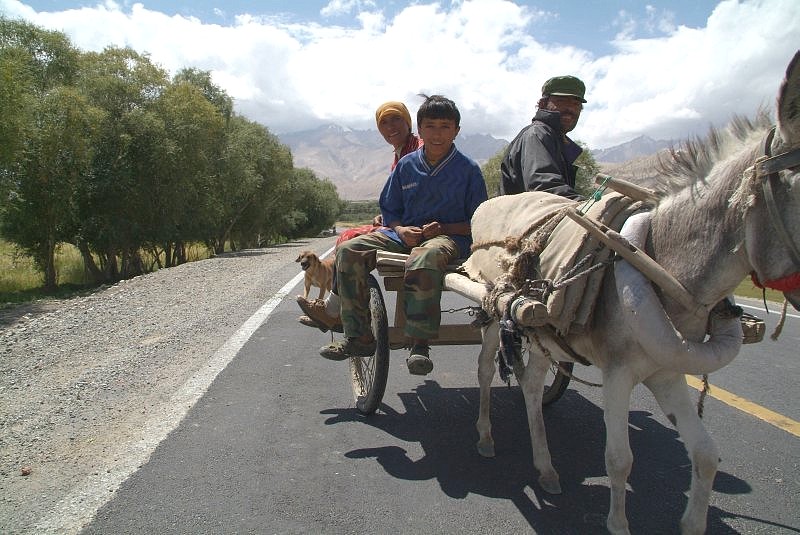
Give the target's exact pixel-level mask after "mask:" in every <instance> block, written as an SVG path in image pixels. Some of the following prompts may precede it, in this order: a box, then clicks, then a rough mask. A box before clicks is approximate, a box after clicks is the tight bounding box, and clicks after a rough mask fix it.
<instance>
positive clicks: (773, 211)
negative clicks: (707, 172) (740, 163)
mask: <svg viewBox="0 0 800 535" xmlns="http://www.w3.org/2000/svg"><path fill="white" fill-rule="evenodd" d="M774 137H775V127H774V126H773V127H772V128H771V129H770V131H769V132H767V135H766V137H765V138H764V147H763V156H761V157H760V158H759V159H758V160H757V161H756V163H755V164H754V165H753V173H754V176H755V179H756V180H760V181H761V188H762V190H763V192H764V204H765V205H766V207H767V214H768V215H769V220H770V223H771V224H772V228H773V230H774V231H775V235H776V236H777V237H778V238H779V239H780V240H781V241H782V242H783V244H784V246H785V247H786V251H787V252H788V253H789V258H791V260H792V262H793V263H794V265H795V266H797V267H798V269H800V250H798V249H797V245H796V244H795V242H794V240H793V239H792V236H791V234H789V231H788V230H787V229H786V225H784V223H783V218H782V217H781V214H780V212H779V211H778V205H777V203H776V202H775V192H774V190H775V189H777V188H778V186H779V184H780V177H779V176H778V173H780V172H781V171H784V170H786V169H790V168H792V167H797V166H800V148H796V149H792V150H790V151H786V152H782V153H781V154H776V155H775V156H773V155H772V140H773V139H774ZM750 278H751V279H752V281H753V283H754V284H755V285H756V286H758V287H759V288H764V287H765V286H766V287H767V288H773V289H775V290H778V291H781V292H787V291H793V290H795V289H797V288H798V287H800V273H793V274H792V275H789V276H787V277H783V278H781V279H777V280H770V281H764V282H763V283H762V282H761V281H759V280H758V276H757V275H756V273H755V271H753V272H752V273H751V274H750Z"/></svg>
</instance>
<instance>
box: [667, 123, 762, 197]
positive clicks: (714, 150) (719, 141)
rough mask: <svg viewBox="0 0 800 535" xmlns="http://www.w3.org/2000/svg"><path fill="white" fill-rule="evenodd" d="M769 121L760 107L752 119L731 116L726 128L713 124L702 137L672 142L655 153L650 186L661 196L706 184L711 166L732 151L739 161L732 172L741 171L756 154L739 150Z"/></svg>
mask: <svg viewBox="0 0 800 535" xmlns="http://www.w3.org/2000/svg"><path fill="white" fill-rule="evenodd" d="M772 124H773V123H772V120H771V118H770V114H769V113H768V112H767V111H766V110H765V109H763V108H762V109H760V110H759V111H758V113H757V115H756V117H755V119H750V118H748V117H744V116H734V117H733V119H732V120H731V122H730V123H729V124H728V126H727V128H725V129H719V128H714V127H712V128H711V129H710V131H709V133H708V135H707V136H706V137H705V138H704V139H701V138H698V137H695V138H689V139H687V140H685V141H683V142H681V143H680V144H679V145H678V146H677V147H674V146H673V147H672V148H670V149H669V151H667V152H664V153H661V154H659V155H658V158H657V159H656V161H655V163H654V171H655V173H656V175H657V176H654V177H652V180H653V184H652V186H653V187H654V188H655V189H656V191H658V193H659V194H661V195H662V196H670V195H673V194H675V193H677V192H678V191H681V190H684V189H686V188H687V187H697V186H698V185H700V184H706V182H707V179H708V178H709V175H711V173H712V170H713V168H714V166H715V165H716V164H717V163H719V162H721V161H723V160H726V159H727V158H729V157H732V156H734V155H735V156H736V157H737V158H740V159H741V161H742V164H741V166H735V167H739V169H735V171H734V172H738V173H741V171H742V170H744V168H746V167H748V166H750V165H752V163H753V160H754V158H755V155H754V154H750V152H751V151H744V152H743V151H742V148H743V144H745V143H746V142H749V141H753V140H755V139H758V138H759V137H760V136H763V134H764V132H765V131H766V130H767V129H768V128H769V127H770V126H771V125H772ZM756 150H757V148H754V149H753V151H752V152H755V151H756ZM739 176H741V175H739Z"/></svg>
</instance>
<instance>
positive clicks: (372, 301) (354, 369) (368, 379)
mask: <svg viewBox="0 0 800 535" xmlns="http://www.w3.org/2000/svg"><path fill="white" fill-rule="evenodd" d="M367 285H368V287H369V312H370V317H371V318H370V325H371V328H372V335H373V336H374V337H375V342H376V347H375V354H374V355H372V356H371V357H351V358H350V378H351V382H352V385H353V400H354V401H355V403H356V408H357V409H358V411H359V412H361V413H362V414H372V413H374V412H375V411H376V410H377V409H378V407H379V406H380V404H381V400H382V399H383V393H384V392H385V391H386V380H387V378H388V376H389V323H388V320H387V318H386V305H385V304H384V302H383V294H381V289H380V286H379V285H378V281H377V280H376V279H375V277H373V276H372V275H370V276H369V278H368V279H367Z"/></svg>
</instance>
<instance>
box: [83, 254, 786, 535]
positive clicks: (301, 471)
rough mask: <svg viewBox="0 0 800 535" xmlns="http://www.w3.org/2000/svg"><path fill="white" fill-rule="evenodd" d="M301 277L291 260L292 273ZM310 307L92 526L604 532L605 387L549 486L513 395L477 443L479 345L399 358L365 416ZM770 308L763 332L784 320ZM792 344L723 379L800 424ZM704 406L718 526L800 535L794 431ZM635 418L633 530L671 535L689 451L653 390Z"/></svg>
mask: <svg viewBox="0 0 800 535" xmlns="http://www.w3.org/2000/svg"><path fill="white" fill-rule="evenodd" d="M295 273H296V265H291V266H287V271H286V278H287V280H288V279H290V278H291V277H292V276H293V275H294V274H295ZM299 290H300V288H299V287H298V289H297V291H299ZM461 304H464V303H461ZM298 313H299V311H298V309H297V306H296V304H295V303H294V302H293V300H291V299H287V300H284V301H283V302H282V303H281V304H280V305H279V306H278V307H277V308H276V309H275V310H274V312H273V313H272V314H271V315H270V317H269V318H268V319H267V321H266V322H265V323H264V324H263V325H262V326H261V327H260V328H259V329H258V330H257V331H256V332H255V334H254V335H253V336H252V338H251V339H250V340H249V342H248V343H247V344H245V346H244V347H243V348H242V350H241V352H240V353H239V355H238V356H237V357H236V358H235V359H234V360H233V361H232V362H231V363H230V365H228V367H227V368H226V369H225V370H224V371H223V372H222V373H220V375H219V376H218V377H217V379H216V380H215V381H214V383H213V384H212V385H211V387H210V388H209V390H208V392H207V393H206V395H205V396H204V397H202V399H201V400H200V401H199V402H198V403H197V404H196V406H195V407H194V408H193V409H192V410H191V411H190V412H189V414H188V415H187V417H186V418H185V419H184V421H183V422H182V423H181V425H180V426H179V427H178V428H177V429H175V430H174V431H173V432H172V433H171V434H170V435H169V437H168V438H167V440H165V441H164V442H163V443H161V445H160V446H159V447H158V448H157V450H156V451H155V452H154V454H153V455H152V457H151V459H150V461H149V462H148V463H147V464H145V465H144V466H142V468H141V469H140V470H139V471H138V472H136V473H135V474H134V475H133V476H132V477H131V478H130V479H128V480H127V481H126V482H125V483H124V484H123V485H122V487H121V488H120V489H119V490H118V491H117V493H116V495H115V497H114V499H113V500H111V501H110V502H109V503H108V504H106V506H104V507H103V508H102V509H101V510H100V511H99V512H98V514H97V517H96V519H95V520H94V522H93V523H92V524H91V525H90V526H88V528H87V529H86V530H85V533H87V534H89V533H106V534H107V533H114V534H119V533H427V534H431V533H457V532H466V533H543V534H550V533H559V534H562V533H575V534H578V533H580V534H585V533H598V532H600V533H602V532H603V531H604V527H603V526H604V521H605V514H606V511H607V508H608V488H607V486H606V480H605V477H604V473H605V468H604V465H603V443H604V439H603V432H604V430H603V421H602V413H601V409H600V408H598V406H599V397H600V392H599V390H598V389H596V388H591V387H586V386H581V385H574V383H573V386H571V387H570V389H569V390H568V391H567V392H566V394H565V395H564V397H563V398H562V399H561V400H559V401H558V402H557V403H555V404H554V405H553V406H551V407H549V408H548V410H547V411H546V415H545V418H546V422H547V425H548V431H549V437H550V444H551V450H552V452H553V457H554V464H555V466H556V468H557V469H558V470H559V471H560V475H561V480H562V486H563V490H564V494H562V495H560V496H549V495H546V494H544V493H542V492H541V490H540V489H539V488H538V486H537V485H536V483H535V476H534V471H533V466H532V463H531V451H530V444H529V439H528V431H527V423H526V420H525V413H524V407H523V404H522V396H521V394H520V392H519V389H518V388H516V387H514V388H510V389H509V388H507V387H506V386H504V385H500V384H499V383H498V384H497V386H496V387H495V388H494V391H493V423H494V437H495V441H496V444H497V457H496V458H495V459H483V458H481V457H480V456H479V455H478V454H477V453H476V451H475V447H474V443H475V441H476V439H477V433H476V431H475V430H474V421H475V418H476V416H477V409H478V389H477V382H476V378H475V360H476V355H477V346H465V347H460V348H459V347H452V346H450V347H438V348H434V361H435V365H436V368H435V370H434V372H433V373H432V374H431V375H430V376H428V377H427V378H424V379H421V378H417V377H412V376H410V375H409V374H408V373H407V371H406V369H405V365H404V354H403V352H400V351H395V352H393V353H392V359H393V360H392V363H391V368H390V372H389V385H388V388H387V392H386V395H385V397H384V405H383V407H382V410H380V411H379V412H378V413H377V414H376V415H374V416H372V417H369V418H364V417H362V416H360V415H359V414H358V413H357V412H356V410H355V409H354V407H353V402H352V397H351V393H350V386H349V382H348V381H349V377H348V372H347V364H346V363H334V362H328V361H325V360H323V359H322V358H320V357H318V356H317V349H318V347H319V346H321V345H323V344H324V343H326V342H327V341H328V340H330V338H329V336H328V335H323V334H322V333H320V332H319V331H313V330H310V329H308V328H305V327H301V326H299V325H298V324H297V323H296V321H295V319H296V317H297V315H298ZM760 315H761V316H762V317H763V316H764V315H763V313H761V314H760ZM766 319H767V321H768V324H769V327H768V331H767V332H768V334H769V333H770V332H772V326H773V325H774V323H775V321H776V320H777V315H776V314H773V315H771V316H768V317H767V318H766ZM798 346H800V318H798V316H797V315H794V316H792V317H790V318H788V321H787V325H786V327H785V328H784V333H783V335H782V337H781V339H780V341H779V342H772V341H769V340H767V341H765V342H762V343H761V344H757V345H750V346H746V347H745V350H744V351H743V352H742V353H741V354H740V356H739V357H738V358H737V359H736V360H735V361H734V363H733V364H732V365H730V366H728V367H727V368H726V369H725V370H723V371H721V372H718V373H717V374H714V375H713V376H712V378H711V381H712V383H713V384H714V385H717V386H719V387H720V388H722V389H725V390H727V391H729V392H732V393H735V394H738V395H739V396H741V397H743V398H747V399H749V400H750V401H753V402H755V403H757V404H759V405H762V406H764V407H766V408H768V409H771V410H773V411H776V412H778V413H780V414H783V415H785V416H786V417H788V418H791V419H792V420H794V421H800V404H798V400H800V391H799V390H798V388H797V386H796V381H797V379H798V377H800V370H799V369H798V368H799V367H800V359H798V350H797V348H798ZM578 372H579V373H581V375H582V376H583V377H585V378H587V379H597V377H596V375H595V370H593V369H587V368H583V369H580V370H578ZM705 414H706V416H705V420H706V423H707V426H708V427H709V429H710V431H711V433H712V435H713V436H714V438H715V439H716V441H717V443H718V445H719V447H720V450H721V457H722V462H721V464H720V472H719V473H718V475H717V479H716V482H715V486H714V490H715V492H714V495H713V498H712V505H711V508H710V511H709V530H708V531H709V533H713V534H728V533H748V534H749V533H769V534H774V533H800V513H798V511H797V504H798V503H800V468H799V467H798V463H800V438H798V437H797V436H795V435H793V434H791V433H789V432H787V431H785V430H782V429H780V428H778V427H775V426H774V425H771V424H768V423H766V422H764V421H763V420H761V419H758V418H756V417H754V416H752V415H750V414H747V413H744V412H742V411H740V410H738V409H737V408H735V407H732V406H729V405H727V404H725V403H723V402H721V401H718V400H716V399H713V398H712V399H709V400H708V401H707V402H706V407H705ZM630 422H631V426H630V434H631V444H632V447H633V450H634V455H635V463H634V467H633V473H632V474H631V477H630V491H629V493H628V508H629V509H628V517H629V519H630V521H631V529H632V532H634V533H648V534H653V533H675V532H677V531H678V529H677V525H678V520H679V518H680V515H681V513H682V510H683V507H684V505H685V502H686V498H685V492H686V491H687V489H688V484H689V478H690V467H689V460H688V458H687V456H686V452H685V450H684V448H683V445H682V443H681V442H680V440H679V439H678V437H677V434H676V432H675V431H674V430H673V428H672V427H671V426H670V425H669V424H668V423H667V422H666V420H665V419H664V418H663V417H662V416H661V415H660V413H659V411H658V409H657V408H656V406H655V403H654V402H653V401H652V398H651V397H650V396H649V394H648V393H647V392H646V390H645V389H644V388H637V390H636V391H635V396H634V399H633V404H632V411H631V416H630Z"/></svg>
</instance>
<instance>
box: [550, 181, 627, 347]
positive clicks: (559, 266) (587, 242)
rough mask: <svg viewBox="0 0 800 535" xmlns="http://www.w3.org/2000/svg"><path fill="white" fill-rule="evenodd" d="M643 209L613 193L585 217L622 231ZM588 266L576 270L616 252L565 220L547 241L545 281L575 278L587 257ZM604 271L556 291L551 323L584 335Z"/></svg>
mask: <svg viewBox="0 0 800 535" xmlns="http://www.w3.org/2000/svg"><path fill="white" fill-rule="evenodd" d="M640 209H641V203H639V202H636V201H634V200H633V199H631V198H630V197H626V196H624V195H621V194H619V193H615V192H610V193H607V194H606V195H603V197H602V198H601V199H600V200H599V201H597V202H595V203H594V204H593V205H592V206H591V207H590V208H589V209H588V211H587V213H586V215H588V216H589V217H591V218H592V219H594V220H596V221H598V222H599V223H602V224H604V225H605V226H607V227H608V228H610V229H613V230H616V231H619V230H620V229H621V228H622V225H623V224H624V223H625V220H626V219H628V217H630V216H631V215H633V213H635V212H636V211H638V210H640ZM587 255H588V256H589V259H588V260H587V262H586V264H585V265H583V266H582V267H581V268H579V269H577V270H576V271H577V272H581V271H584V270H586V269H588V268H589V267H590V266H593V265H595V264H598V263H602V262H606V261H608V260H609V259H610V258H611V257H612V255H613V251H612V250H611V249H609V248H608V247H605V246H602V244H601V243H600V241H599V240H598V239H597V238H595V237H593V236H592V235H591V234H589V233H588V232H587V231H586V230H585V229H584V228H583V227H581V226H580V225H579V224H578V223H576V222H575V221H573V220H571V219H569V218H564V219H562V220H561V222H560V223H559V224H558V226H556V228H555V230H553V232H552V233H551V234H550V236H549V238H548V239H547V245H546V246H545V248H544V251H543V252H542V254H541V255H540V256H539V263H540V269H541V272H542V278H544V279H548V280H551V281H553V283H556V284H557V283H558V282H561V281H562V280H563V279H565V278H569V277H572V276H574V274H569V271H570V270H571V269H572V268H573V267H574V266H575V265H576V264H577V263H578V262H580V261H581V260H583V259H584V258H585V257H586V256H587ZM604 274H605V267H603V268H602V269H598V270H597V271H593V272H591V273H590V274H588V275H586V276H583V277H579V278H576V279H572V280H571V281H570V282H569V283H567V284H565V285H564V286H563V287H561V288H559V289H557V290H554V291H553V292H552V293H551V294H550V298H549V299H548V300H547V303H546V305H547V312H548V316H549V318H550V320H549V323H550V324H551V325H553V327H555V328H556V330H557V331H558V332H559V333H560V334H562V335H564V336H566V335H567V334H575V333H581V332H584V330H585V329H586V328H587V327H588V325H589V322H590V321H591V317H592V311H593V310H594V304H595V301H596V300H597V295H598V294H599V292H600V286H601V284H602V282H603V276H604Z"/></svg>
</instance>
